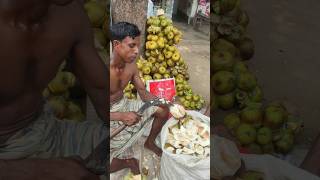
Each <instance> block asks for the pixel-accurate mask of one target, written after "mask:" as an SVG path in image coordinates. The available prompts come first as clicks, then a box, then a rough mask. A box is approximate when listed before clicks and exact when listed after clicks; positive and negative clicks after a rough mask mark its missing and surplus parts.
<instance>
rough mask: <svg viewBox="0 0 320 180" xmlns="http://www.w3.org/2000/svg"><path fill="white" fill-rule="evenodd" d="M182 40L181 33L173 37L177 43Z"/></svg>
mask: <svg viewBox="0 0 320 180" xmlns="http://www.w3.org/2000/svg"><path fill="white" fill-rule="evenodd" d="M180 40H181V36H179V35H176V36H175V37H174V39H173V41H174V43H175V44H178V43H179V42H180Z"/></svg>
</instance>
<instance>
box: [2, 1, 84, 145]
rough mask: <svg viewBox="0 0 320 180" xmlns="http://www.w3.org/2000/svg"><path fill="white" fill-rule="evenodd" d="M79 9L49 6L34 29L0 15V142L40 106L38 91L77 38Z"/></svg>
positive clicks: (40, 108)
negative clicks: (45, 18) (12, 23)
mask: <svg viewBox="0 0 320 180" xmlns="http://www.w3.org/2000/svg"><path fill="white" fill-rule="evenodd" d="M80 10H81V9H80V8H79V5H78V4H76V3H71V4H70V5H68V6H65V7H57V6H52V7H50V9H49V13H48V18H47V20H46V22H44V23H43V24H42V25H40V27H39V28H38V29H35V30H34V31H25V30H23V29H19V28H16V27H13V26H12V25H10V24H9V23H7V22H5V21H4V20H2V19H0V39H1V41H0V60H1V63H0V117H1V120H0V143H1V136H2V137H4V136H8V135H10V134H12V133H14V132H15V131H17V130H19V129H21V128H23V127H25V126H26V125H27V124H28V123H30V122H31V121H32V120H33V119H34V117H35V115H36V114H37V113H38V112H40V111H41V110H42V96H41V92H42V91H43V89H44V88H45V87H46V86H47V84H48V83H49V82H50V80H51V79H52V78H53V77H54V76H55V74H56V72H57V70H58V67H59V65H60V64H61V63H62V61H63V60H64V59H65V58H66V57H67V56H68V54H69V52H70V50H71V48H72V47H73V45H74V43H75V42H76V40H77V32H78V30H77V29H78V28H79V27H77V25H76V24H75V22H79V21H81V19H79V17H80V18H81V17H82V16H79V11H80ZM75 20H76V21H75Z"/></svg>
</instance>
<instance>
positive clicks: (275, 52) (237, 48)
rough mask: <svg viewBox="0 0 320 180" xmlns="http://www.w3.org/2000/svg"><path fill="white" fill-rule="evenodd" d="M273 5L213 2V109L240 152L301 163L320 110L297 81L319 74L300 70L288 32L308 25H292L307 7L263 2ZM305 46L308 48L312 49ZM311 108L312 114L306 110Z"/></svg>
mask: <svg viewBox="0 0 320 180" xmlns="http://www.w3.org/2000/svg"><path fill="white" fill-rule="evenodd" d="M267 4H270V2H268V3H263V4H258V2H255V1H241V0H227V1H220V0H217V1H213V4H212V6H211V8H212V9H211V12H212V13H211V14H210V15H211V34H210V35H211V56H210V57H211V61H210V62H211V88H212V89H211V115H213V117H214V126H215V127H219V126H221V124H222V125H223V126H225V127H226V128H227V129H228V131H229V133H230V135H231V137H230V138H231V139H232V140H233V141H234V142H235V143H236V145H237V147H238V149H239V151H240V152H241V153H245V154H255V155H261V157H263V155H272V157H277V158H279V159H282V160H285V161H286V162H288V163H290V164H293V165H295V166H299V164H300V163H301V162H302V160H303V158H304V156H305V155H306V152H307V151H308V148H310V142H311V139H313V138H314V137H315V136H316V132H317V131H316V129H315V127H312V126H314V125H315V124H318V123H317V122H316V121H315V120H316V119H317V118H315V116H316V115H318V116H319V115H320V114H319V113H315V109H316V108H315V106H316V105H315V102H313V100H312V99H311V97H310V98H308V97H305V96H304V95H301V96H300V95H298V94H299V92H301V93H303V91H304V90H302V89H301V88H300V85H297V83H296V82H295V81H300V83H302V84H303V85H304V86H306V87H309V88H311V87H310V86H311V85H310V84H309V83H310V82H308V80H306V79H305V81H304V82H302V80H301V79H299V78H297V77H301V78H306V77H310V76H314V75H312V73H311V72H309V71H308V70H306V69H304V70H305V71H304V72H303V73H302V72H301V69H300V65H297V63H296V61H299V60H301V59H299V60H298V59H297V52H295V50H297V49H296V46H295V45H294V44H295V42H294V41H295V40H293V39H290V38H289V36H290V37H293V36H294V35H293V34H294V32H293V31H295V33H298V32H299V33H301V30H302V29H299V30H292V32H291V30H289V29H288V27H289V26H290V25H292V26H293V24H295V23H297V22H295V21H299V17H298V15H299V14H303V13H302V12H300V11H298V10H297V7H299V5H298V4H294V5H293V4H292V5H290V7H287V6H285V5H284V4H282V3H279V2H278V1H274V2H272V5H274V6H273V9H272V10H275V11H271V13H270V11H269V10H263V8H262V7H264V6H265V5H266V6H267ZM281 8H283V9H281ZM277 10H280V11H281V12H280V11H277ZM284 11H285V13H283V12H284ZM289 14H290V17H291V18H289ZM266 16H270V18H269V19H268V18H267V19H265V17H266ZM310 16H311V15H309V14H308V17H310ZM293 17H295V18H297V20H293V19H292V18H293ZM282 18H284V19H286V20H288V21H290V23H291V24H290V25H289V24H285V21H283V19H282ZM280 22H282V23H280ZM264 23H266V24H264ZM303 30H305V31H307V30H306V29H305V28H303ZM313 33H314V34H316V32H313ZM304 42H306V41H304ZM304 46H307V47H308V48H310V45H307V44H306V43H304ZM284 49H286V50H284ZM294 49H295V50H294ZM286 51H288V52H287V53H286ZM289 52H290V53H291V55H289ZM304 52H305V53H306V54H307V53H308V52H307V50H306V48H305V49H304ZM293 55H295V56H296V57H294V56H293ZM308 57H309V56H308V55H307V58H308ZM289 58H290V59H289ZM293 64H295V65H297V66H295V67H294V65H293ZM311 64H312V63H311ZM310 66H312V65H310ZM297 69H299V70H297ZM297 71H298V72H297ZM302 74H303V75H302ZM302 87H303V86H302ZM297 88H298V89H299V90H298V89H297ZM313 88H316V89H319V88H317V86H315V87H313ZM297 90H298V91H299V92H297ZM300 90H301V91H300ZM311 91H313V90H310V92H311ZM315 91H316V90H315ZM314 93H316V92H314ZM311 94H313V93H311ZM306 96H308V95H306ZM305 98H308V99H309V101H307V100H306V99H305ZM300 103H301V104H300ZM298 104H299V105H298ZM301 105H303V107H301ZM311 109H313V112H314V113H313V114H312V115H310V114H308V113H307V112H310V111H311ZM310 118H313V121H311V119H310ZM252 176H255V175H252ZM260 176H261V174H260Z"/></svg>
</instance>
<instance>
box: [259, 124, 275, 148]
mask: <svg viewBox="0 0 320 180" xmlns="http://www.w3.org/2000/svg"><path fill="white" fill-rule="evenodd" d="M271 141H272V131H271V129H270V128H268V127H262V128H260V129H259V130H258V132H257V142H258V143H259V144H261V145H266V144H269V143H271Z"/></svg>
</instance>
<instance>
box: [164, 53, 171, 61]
mask: <svg viewBox="0 0 320 180" xmlns="http://www.w3.org/2000/svg"><path fill="white" fill-rule="evenodd" d="M171 56H172V52H171V51H168V52H166V53H165V54H164V57H165V58H166V59H170V58H171Z"/></svg>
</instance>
